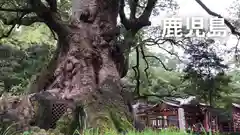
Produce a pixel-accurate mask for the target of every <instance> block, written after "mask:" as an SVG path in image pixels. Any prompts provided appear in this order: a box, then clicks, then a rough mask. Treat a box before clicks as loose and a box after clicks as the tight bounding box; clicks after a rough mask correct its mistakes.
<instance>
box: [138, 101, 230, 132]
mask: <svg viewBox="0 0 240 135" xmlns="http://www.w3.org/2000/svg"><path fill="white" fill-rule="evenodd" d="M137 110H138V111H137V112H136V116H137V119H139V120H141V121H142V122H143V123H145V125H146V126H148V127H152V128H155V129H164V128H168V127H175V128H178V129H180V130H183V131H187V130H193V131H195V132H201V131H203V130H205V131H209V130H210V127H211V129H212V131H213V132H216V131H221V132H228V130H229V129H230V127H231V124H230V123H231V120H230V119H228V118H226V117H224V116H222V115H220V114H221V113H219V112H221V110H219V109H215V108H211V107H210V106H208V105H206V104H203V103H200V102H198V101H197V100H196V99H195V97H189V98H186V99H180V98H175V99H174V98H165V99H164V100H162V102H161V103H159V104H155V105H146V104H139V105H138V109H137ZM210 116H211V117H210ZM210 121H211V122H210ZM210 124H211V125H210Z"/></svg>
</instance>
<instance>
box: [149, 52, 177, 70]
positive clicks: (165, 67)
mask: <svg viewBox="0 0 240 135" xmlns="http://www.w3.org/2000/svg"><path fill="white" fill-rule="evenodd" d="M145 57H146V58H155V59H157V60H158V61H159V62H160V63H161V64H162V66H163V68H164V69H165V70H167V71H172V70H173V69H169V68H167V66H166V65H165V64H164V63H163V61H162V60H161V59H160V58H158V57H157V56H150V55H147V56H145Z"/></svg>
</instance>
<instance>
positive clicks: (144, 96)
mask: <svg viewBox="0 0 240 135" xmlns="http://www.w3.org/2000/svg"><path fill="white" fill-rule="evenodd" d="M148 97H157V98H160V99H162V98H164V97H180V96H177V95H172V94H166V95H156V94H144V95H142V96H138V97H136V98H134V100H138V99H146V98H148Z"/></svg>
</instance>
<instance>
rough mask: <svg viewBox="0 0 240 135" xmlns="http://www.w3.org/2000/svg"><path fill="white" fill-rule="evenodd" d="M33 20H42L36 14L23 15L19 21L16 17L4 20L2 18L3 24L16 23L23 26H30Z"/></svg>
mask: <svg viewBox="0 0 240 135" xmlns="http://www.w3.org/2000/svg"><path fill="white" fill-rule="evenodd" d="M35 22H43V20H41V19H40V18H39V17H37V16H32V17H24V18H22V19H21V20H20V21H19V20H18V18H15V19H12V20H11V21H6V20H3V23H4V24H5V25H13V24H18V25H24V26H30V25H32V24H33V23H35Z"/></svg>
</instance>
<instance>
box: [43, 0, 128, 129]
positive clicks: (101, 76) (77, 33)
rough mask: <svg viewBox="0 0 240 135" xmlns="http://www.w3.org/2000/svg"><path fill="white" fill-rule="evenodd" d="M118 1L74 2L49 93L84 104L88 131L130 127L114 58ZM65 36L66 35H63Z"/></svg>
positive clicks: (78, 0) (93, 0) (80, 0)
mask: <svg viewBox="0 0 240 135" xmlns="http://www.w3.org/2000/svg"><path fill="white" fill-rule="evenodd" d="M118 3H119V2H118V0H74V1H73V5H74V6H73V17H72V20H71V26H70V27H69V28H70V31H69V33H68V35H66V38H64V39H65V41H63V42H64V44H63V46H65V47H64V49H61V50H60V53H59V55H58V59H57V68H56V70H55V71H54V79H53V80H52V83H51V84H50V85H49V86H48V87H46V90H47V91H49V92H51V93H52V94H55V96H57V97H58V98H62V99H65V100H72V101H74V102H75V103H79V104H83V105H84V107H85V113H86V116H87V117H86V122H87V123H86V127H88V128H90V127H91V128H103V127H105V126H106V127H108V128H117V129H118V130H123V129H126V128H129V127H130V125H129V120H130V119H129V118H130V117H129V116H130V115H131V114H130V112H129V109H128V106H127V105H126V102H125V100H124V97H123V95H122V91H121V86H120V74H119V72H118V69H117V67H116V58H114V55H113V53H114V50H115V46H116V45H115V44H116V43H115V37H116V35H117V34H118V31H119V30H118V28H117V26H116V25H117V15H118V7H119V5H118ZM63 35H64V34H63Z"/></svg>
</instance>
